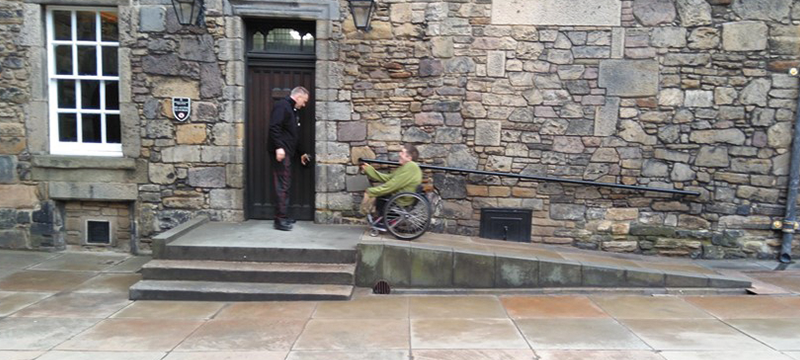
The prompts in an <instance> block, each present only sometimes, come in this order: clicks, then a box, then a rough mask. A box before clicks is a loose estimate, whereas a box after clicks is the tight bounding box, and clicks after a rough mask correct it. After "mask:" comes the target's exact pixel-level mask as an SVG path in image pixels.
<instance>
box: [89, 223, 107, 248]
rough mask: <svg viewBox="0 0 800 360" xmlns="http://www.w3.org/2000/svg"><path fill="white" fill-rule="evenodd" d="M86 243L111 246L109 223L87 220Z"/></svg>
mask: <svg viewBox="0 0 800 360" xmlns="http://www.w3.org/2000/svg"><path fill="white" fill-rule="evenodd" d="M86 243H87V244H95V245H109V244H111V222H109V221H107V220H87V221H86Z"/></svg>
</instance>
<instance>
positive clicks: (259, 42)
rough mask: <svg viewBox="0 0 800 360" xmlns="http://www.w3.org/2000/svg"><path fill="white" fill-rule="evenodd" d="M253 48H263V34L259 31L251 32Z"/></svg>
mask: <svg viewBox="0 0 800 360" xmlns="http://www.w3.org/2000/svg"><path fill="white" fill-rule="evenodd" d="M253 50H264V34H262V33H261V32H260V31H257V32H256V33H255V34H253Z"/></svg>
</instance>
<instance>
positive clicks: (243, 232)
mask: <svg viewBox="0 0 800 360" xmlns="http://www.w3.org/2000/svg"><path fill="white" fill-rule="evenodd" d="M365 230H366V229H365V228H364V226H349V225H338V226H330V225H319V224H314V223H311V222H308V221H299V222H297V223H295V224H294V229H292V231H279V230H275V229H274V228H273V227H272V221H257V220H250V221H245V222H242V223H223V222H209V223H205V224H203V225H201V226H200V227H198V228H196V229H194V230H192V231H191V232H189V233H187V234H186V235H184V236H181V237H180V238H178V239H177V240H175V241H173V242H171V243H170V245H176V246H227V247H255V248H286V249H334V250H351V249H352V250H354V249H355V248H356V245H357V244H358V241H359V240H360V238H361V235H362V234H363V233H364V231H365ZM323 233H324V234H325V236H319V234H323Z"/></svg>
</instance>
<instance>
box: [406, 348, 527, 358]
mask: <svg viewBox="0 0 800 360" xmlns="http://www.w3.org/2000/svg"><path fill="white" fill-rule="evenodd" d="M466 359H476V360H531V359H534V353H533V351H531V350H495V349H491V350H487V349H476V350H416V351H414V360H466Z"/></svg>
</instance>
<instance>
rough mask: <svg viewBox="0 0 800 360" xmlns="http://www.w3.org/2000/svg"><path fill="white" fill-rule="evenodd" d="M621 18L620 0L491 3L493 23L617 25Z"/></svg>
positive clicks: (545, 0)
mask: <svg viewBox="0 0 800 360" xmlns="http://www.w3.org/2000/svg"><path fill="white" fill-rule="evenodd" d="M520 9H522V10H520ZM621 19H622V5H621V2H620V1H619V0H573V1H570V2H565V1H560V0H497V1H495V2H494V3H493V4H492V24H493V25H500V24H504V25H565V26H581V25H587V26H591V25H595V26H619V25H620V23H621Z"/></svg>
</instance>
